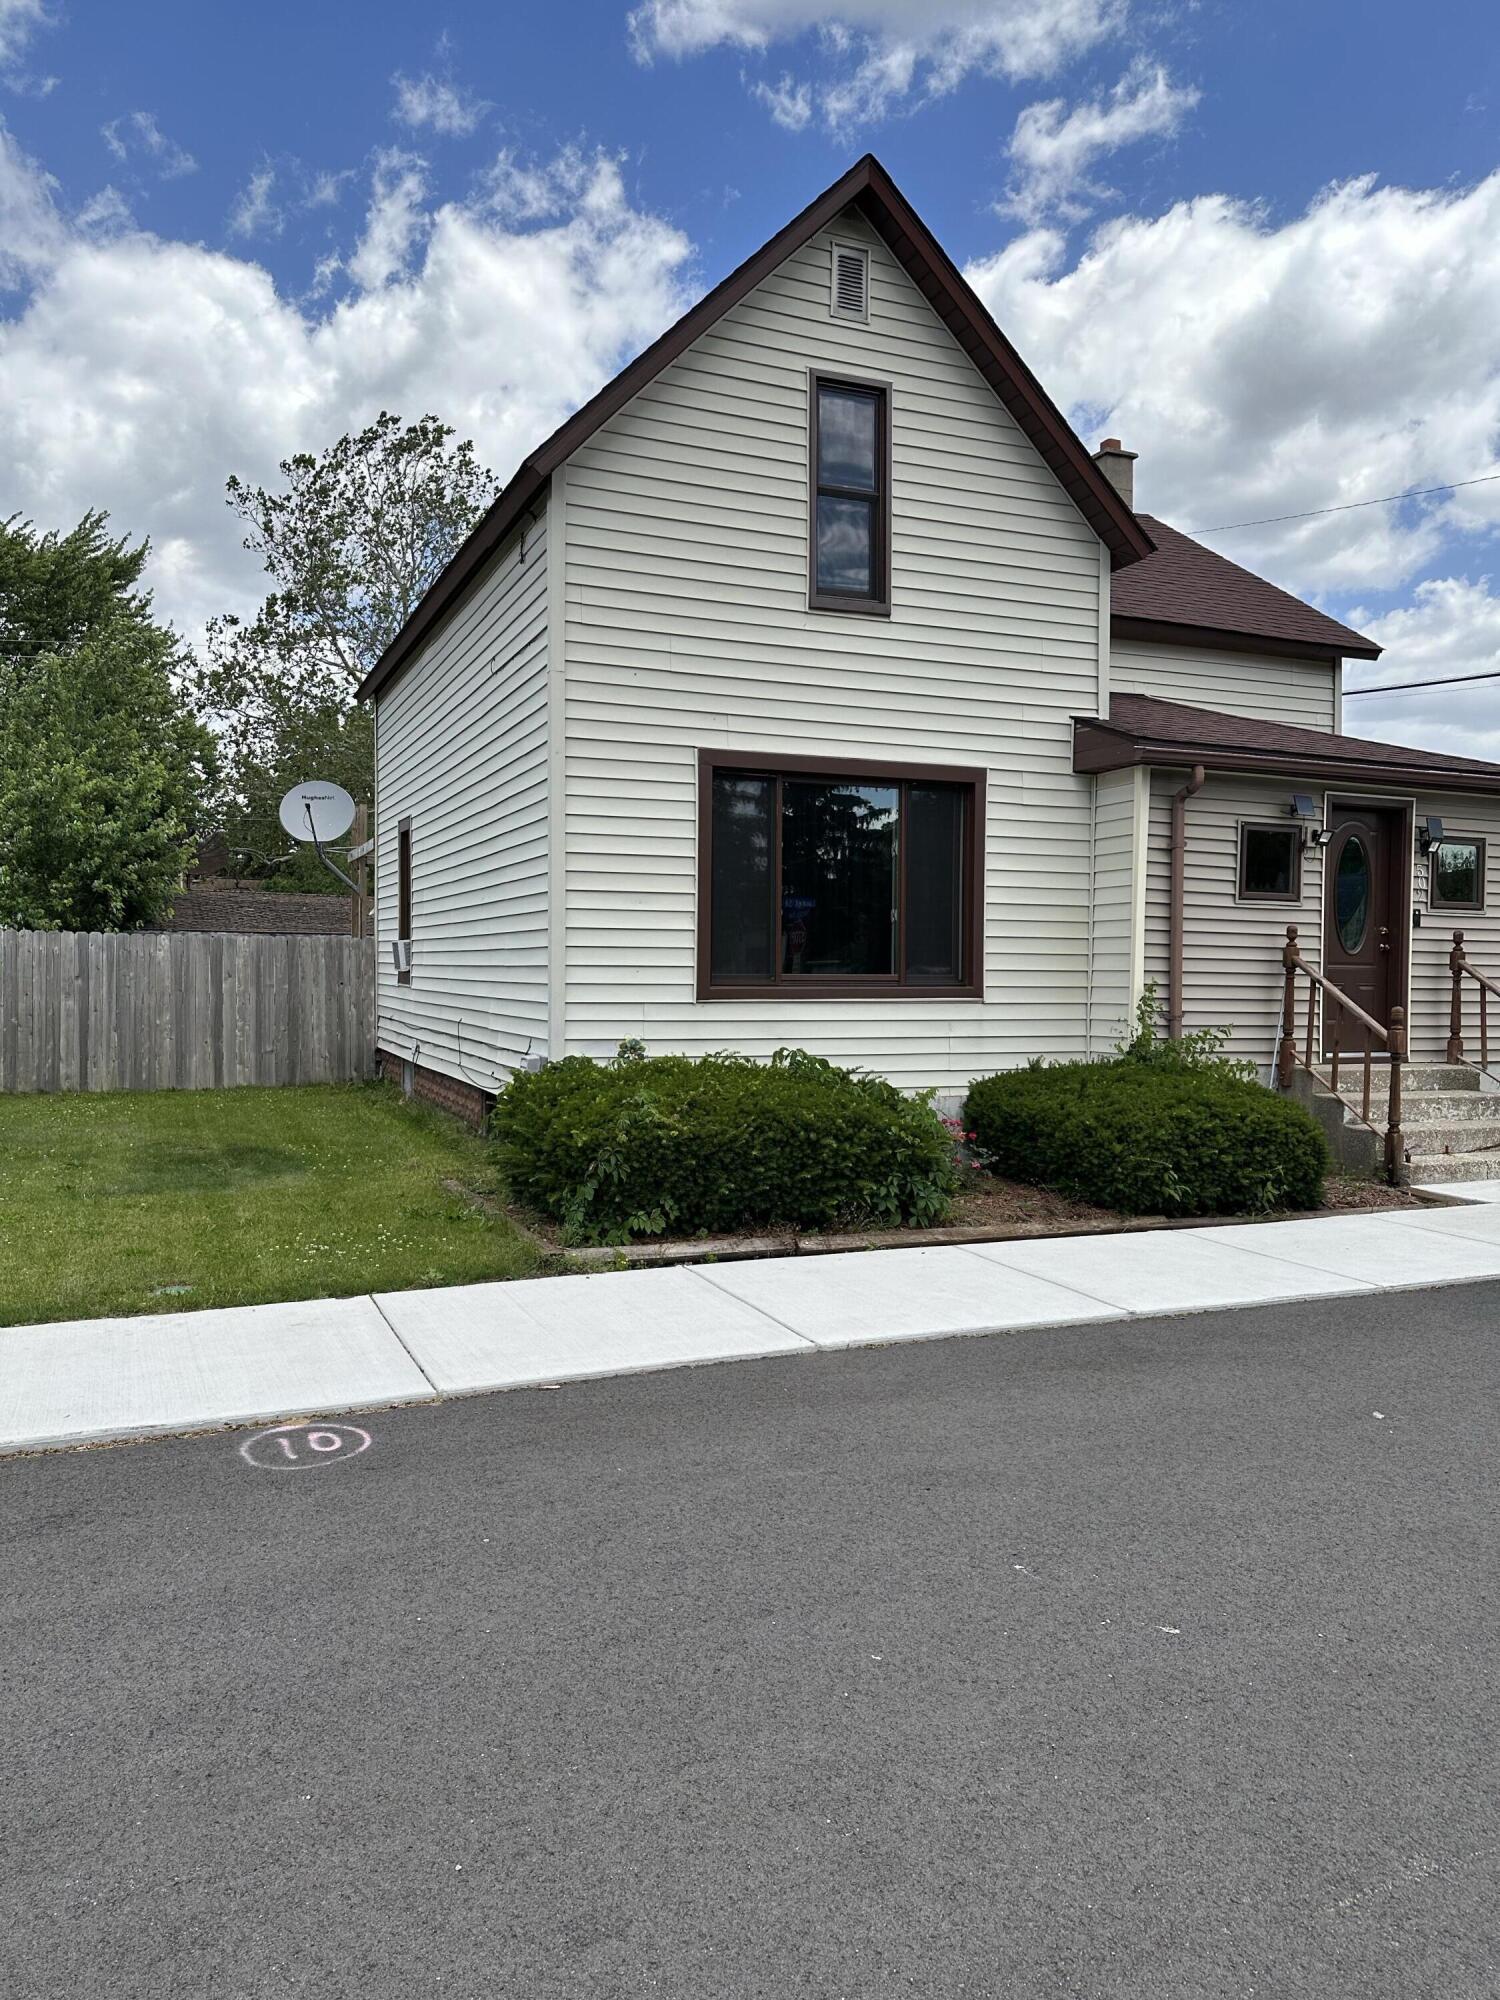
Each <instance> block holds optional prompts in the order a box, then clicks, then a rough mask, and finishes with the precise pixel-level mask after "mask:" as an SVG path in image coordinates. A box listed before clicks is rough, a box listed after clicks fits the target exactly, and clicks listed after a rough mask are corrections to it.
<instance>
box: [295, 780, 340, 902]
mask: <svg viewBox="0 0 1500 2000" xmlns="http://www.w3.org/2000/svg"><path fill="white" fill-rule="evenodd" d="M277 816H278V818H279V819H280V821H281V824H282V828H283V830H284V831H285V832H287V833H289V834H290V835H291V836H292V839H293V840H301V841H304V842H308V843H310V844H311V846H312V848H313V851H314V852H315V853H316V855H317V857H318V859H319V861H321V862H322V864H323V866H324V867H325V868H326V869H327V870H328V872H329V874H330V875H334V876H337V878H338V880H339V881H340V882H342V883H343V885H344V887H345V888H346V889H352V890H353V892H354V894H355V895H356V896H357V895H358V894H359V886H358V884H357V883H355V882H351V881H350V879H349V877H348V876H347V875H346V874H345V873H344V871H343V869H342V868H340V867H339V865H338V863H337V862H335V861H332V860H330V859H329V857H328V855H327V854H325V853H324V851H323V843H324V841H326V840H337V839H338V838H339V837H340V836H341V835H342V834H346V833H347V832H348V831H349V829H350V827H351V826H353V824H354V801H353V799H351V798H350V796H349V794H348V793H347V792H346V791H345V790H344V788H343V786H342V785H332V784H327V783H324V782H321V781H319V780H317V779H314V780H313V781H312V782H311V783H309V784H305V785H293V787H292V789H291V790H290V791H289V792H288V793H287V795H286V797H285V798H284V799H283V800H282V801H281V804H280V806H279V807H278V808H277Z"/></svg>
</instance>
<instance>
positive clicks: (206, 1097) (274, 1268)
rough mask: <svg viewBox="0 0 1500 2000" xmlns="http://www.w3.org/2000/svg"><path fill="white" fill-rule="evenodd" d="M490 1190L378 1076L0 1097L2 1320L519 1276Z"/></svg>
mask: <svg viewBox="0 0 1500 2000" xmlns="http://www.w3.org/2000/svg"><path fill="white" fill-rule="evenodd" d="M445 1183H450V1184H451V1185H449V1186H445V1185H444V1184H445ZM496 1190H497V1181H496V1176H495V1170H494V1167H493V1165H492V1163H491V1160H490V1158H489V1149H488V1147H487V1146H486V1144H485V1142H484V1141H483V1140H482V1139H479V1138H477V1137H476V1136H474V1135H473V1134H472V1133H469V1132H467V1131H465V1130H464V1129H463V1128H462V1127H461V1126H459V1125H457V1124H456V1123H455V1122H454V1121H453V1120H451V1119H448V1118H445V1117H443V1116H442V1115H441V1114H439V1113H437V1112H432V1111H427V1110H424V1109H422V1108H421V1107H419V1106H415V1105H411V1104H408V1103H406V1102H405V1100H404V1099H403V1098H402V1097H401V1096H400V1094H399V1093H398V1092H397V1091H396V1090H394V1089H393V1088H392V1087H391V1086H390V1085H387V1084H367V1085H360V1084H353V1085H327V1086H316V1087H310V1088H306V1089H301V1090H199V1091H187V1090H183V1091H152V1092H142V1093H129V1092H120V1093H118V1094H115V1093H109V1094H101V1095H91V1096H62V1097H0V1326H17V1325H24V1324H26V1323H27V1322H28V1321H31V1320H52V1319H84V1318H88V1317H91V1316H93V1315H95V1314H98V1313H135V1312H161V1311H175V1310H178V1309H181V1308H184V1307H192V1306H226V1305H251V1304H256V1303H259V1302H261V1301H264V1300H270V1299H301V1298H327V1297H337V1296H340V1295H342V1294H348V1293H352V1292H367V1291H380V1290H387V1291H394V1290H398V1289H400V1288H401V1287H403V1286H407V1285H455V1284H468V1283H472V1282H474V1281H475V1280H478V1279H484V1278H521V1277H527V1276H529V1275H530V1274H531V1273H532V1272H533V1271H534V1270H535V1269H536V1268H537V1265H538V1261H539V1260H538V1255H537V1253H536V1251H535V1250H534V1249H533V1248H532V1246H531V1244H530V1243H529V1242H528V1241H527V1240H526V1239H525V1238H524V1237H522V1236H521V1235H520V1234H519V1233H518V1232H517V1231H516V1230H515V1229H514V1228H513V1227H512V1226H511V1224H510V1223H509V1222H508V1221H507V1220H506V1218H505V1217H504V1215H496V1214H487V1213H485V1211H484V1209H483V1208H482V1207H480V1206H478V1205H476V1203H475V1202H474V1201H473V1200H470V1199H466V1198H465V1197H466V1193H467V1194H468V1195H475V1196H484V1195H493V1194H494V1193H495V1192H496Z"/></svg>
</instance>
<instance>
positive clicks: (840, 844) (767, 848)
mask: <svg viewBox="0 0 1500 2000" xmlns="http://www.w3.org/2000/svg"><path fill="white" fill-rule="evenodd" d="M700 784H701V788H702V795H701V814H702V830H701V853H700V864H699V898H700V940H699V956H700V967H699V993H700V997H703V998H706V999H709V998H716V997H727V996H731V995H734V996H740V997H758V998H762V999H797V998H807V997H820V996H833V995H839V994H847V995H850V996H859V997H863V998H879V997H882V996H886V997H896V996H901V995H905V996H907V997H912V998H916V997H921V996H924V995H925V996H929V997H935V996H938V995H963V996H966V997H972V998H977V997H978V995H979V993H980V990H981V984H982V981H981V977H980V966H979V959H980V942H979V939H980V930H979V921H978V894H979V892H978V882H979V879H980V867H981V861H980V828H981V826H982V823H983V810H984V780H983V776H982V774H980V773H979V772H976V771H950V770H947V769H936V770H933V769H926V768H920V769H919V768H910V769H907V768H901V767H896V766H891V765H885V764H878V765H868V764H855V763H845V762H842V761H840V762H837V763H834V764H831V763H827V762H821V761H820V762H812V761H809V762H806V763H804V762H803V761H802V760H799V759H793V758H778V759H775V760H760V761H756V762H746V761H742V760H738V759H733V758H729V757H718V756H716V755H712V754H710V753H704V756H703V758H702V760H701V765H700Z"/></svg>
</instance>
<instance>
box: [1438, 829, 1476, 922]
mask: <svg viewBox="0 0 1500 2000" xmlns="http://www.w3.org/2000/svg"><path fill="white" fill-rule="evenodd" d="M1486 844H1487V843H1486V841H1485V839H1484V837H1483V836H1482V835H1480V834H1467V833H1448V834H1444V835H1443V838H1442V839H1441V840H1439V841H1437V842H1436V843H1435V844H1434V846H1433V850H1432V858H1431V859H1430V860H1429V861H1428V864H1427V907H1428V909H1429V910H1460V911H1465V910H1466V911H1467V912H1468V913H1469V914H1470V915H1471V916H1472V915H1473V914H1474V913H1475V911H1477V910H1482V909H1483V908H1484V891H1485V879H1484V878H1485V863H1486V856H1485V851H1484V850H1485V846H1486ZM1441 847H1475V848H1478V850H1479V862H1478V866H1479V900H1478V902H1477V903H1449V902H1447V901H1445V900H1444V898H1443V897H1441V896H1440V895H1439V894H1438V887H1437V854H1438V849H1439V848H1441Z"/></svg>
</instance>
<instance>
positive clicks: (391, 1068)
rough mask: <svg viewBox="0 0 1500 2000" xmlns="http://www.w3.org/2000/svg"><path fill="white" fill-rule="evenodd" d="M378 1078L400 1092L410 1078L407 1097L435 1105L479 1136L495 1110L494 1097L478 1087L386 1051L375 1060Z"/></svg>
mask: <svg viewBox="0 0 1500 2000" xmlns="http://www.w3.org/2000/svg"><path fill="white" fill-rule="evenodd" d="M375 1063H376V1068H377V1070H378V1071H379V1074H380V1075H381V1076H383V1077H384V1078H386V1080H387V1081H388V1082H390V1083H394V1084H395V1085H396V1087H397V1088H398V1089H400V1090H405V1089H406V1088H407V1080H408V1078H410V1095H411V1096H413V1097H417V1098H420V1099H421V1101H422V1102H423V1103H424V1104H435V1105H436V1106H437V1108H438V1110H439V1111H446V1112H448V1113H449V1114H450V1116H452V1117H454V1118H461V1119H462V1120H463V1122H464V1124H465V1125H470V1126H472V1127H473V1128H474V1130H475V1131H476V1132H482V1131H483V1130H484V1127H485V1124H486V1123H487V1121H488V1119H489V1115H490V1111H491V1109H492V1108H493V1106H494V1102H495V1094H494V1092H493V1091H490V1090H481V1089H480V1088H479V1086H478V1085H477V1084H473V1083H465V1082H464V1081H463V1080H462V1078H461V1077H456V1076H444V1075H442V1073H441V1072H440V1071H438V1070H435V1069H426V1068H424V1067H423V1065H422V1064H421V1063H409V1062H408V1061H407V1060H406V1058H405V1057H404V1056H398V1055H394V1054H392V1052H391V1051H390V1050H389V1049H380V1050H377V1052H376V1056H375Z"/></svg>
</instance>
